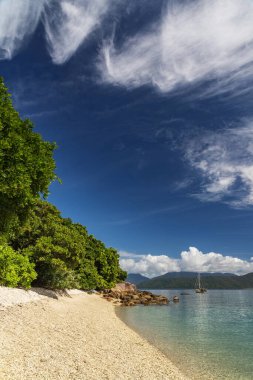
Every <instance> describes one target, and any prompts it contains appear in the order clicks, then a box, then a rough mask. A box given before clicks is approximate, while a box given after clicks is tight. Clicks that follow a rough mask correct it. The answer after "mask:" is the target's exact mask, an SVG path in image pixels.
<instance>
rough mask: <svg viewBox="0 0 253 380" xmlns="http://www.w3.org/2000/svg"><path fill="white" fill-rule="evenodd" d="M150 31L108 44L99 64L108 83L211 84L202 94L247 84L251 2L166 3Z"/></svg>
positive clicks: (251, 59)
mask: <svg viewBox="0 0 253 380" xmlns="http://www.w3.org/2000/svg"><path fill="white" fill-rule="evenodd" d="M168 3H169V5H168V7H167V9H166V11H164V13H163V15H162V17H161V19H160V20H159V22H158V23H157V24H155V25H152V26H151V27H150V30H149V31H145V32H139V33H138V34H137V35H136V36H134V37H131V38H126V39H125V42H124V43H123V44H122V45H121V46H119V47H118V46H115V45H114V42H113V41H109V42H106V43H105V44H104V47H103V49H102V51H101V60H100V61H99V64H98V67H99V70H100V72H101V75H102V78H103V80H104V81H105V82H107V83H112V84H118V85H123V86H126V87H128V88H134V87H138V86H142V85H145V84H149V85H153V86H155V87H156V88H158V89H159V90H160V91H162V92H169V91H172V90H175V89H178V88H182V87H184V86H188V85H193V84H194V85H196V84H201V83H202V82H203V81H209V85H210V82H212V84H211V85H210V87H209V88H208V89H205V93H204V94H205V95H206V96H210V95H215V94H217V93H220V92H224V91H231V90H234V89H238V88H240V87H245V86H246V87H247V88H248V86H249V82H247V83H245V80H247V79H248V80H249V79H251V78H252V74H253V49H252V46H253V3H252V1H250V0H224V1H220V0H214V1H211V2H210V1H209V0H198V1H185V2H181V1H180V2H174V1H169V2H168Z"/></svg>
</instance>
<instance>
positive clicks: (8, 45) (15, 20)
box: [0, 0, 44, 60]
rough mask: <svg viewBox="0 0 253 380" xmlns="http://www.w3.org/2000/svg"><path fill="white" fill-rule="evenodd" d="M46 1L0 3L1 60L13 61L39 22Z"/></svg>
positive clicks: (24, 0) (8, 0) (4, 0)
mask: <svg viewBox="0 0 253 380" xmlns="http://www.w3.org/2000/svg"><path fill="white" fill-rule="evenodd" d="M43 6H44V0H40V1H35V0H1V1H0V60H1V59H11V58H12V57H13V56H14V55H15V54H16V53H17V51H18V49H19V48H20V47H21V46H22V44H23V43H24V41H25V40H26V39H27V38H28V37H29V36H30V35H31V34H32V33H33V32H34V30H35V29H36V26H37V24H38V22H39V19H40V16H41V12H42V9H43Z"/></svg>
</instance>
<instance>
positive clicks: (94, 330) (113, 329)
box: [0, 288, 186, 380]
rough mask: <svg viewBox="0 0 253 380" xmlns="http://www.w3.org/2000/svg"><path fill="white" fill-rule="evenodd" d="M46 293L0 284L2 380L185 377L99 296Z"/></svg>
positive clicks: (173, 379)
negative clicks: (0, 286)
mask: <svg viewBox="0 0 253 380" xmlns="http://www.w3.org/2000/svg"><path fill="white" fill-rule="evenodd" d="M40 292H41V291H40ZM74 293H76V292H74ZM77 293H79V292H77ZM48 295H49V294H47V296H46V295H41V294H38V293H36V291H33V290H32V291H29V292H25V291H23V290H20V289H6V288H0V305H2V309H1V311H0V350H1V351H0V352H1V354H0V379H1V380H10V379H11V380H34V379H39V380H100V379H101V380H103V379H107V380H138V379H145V380H166V379H168V380H169V379H171V380H183V379H186V378H185V377H184V376H183V375H182V374H181V373H180V372H179V370H178V369H177V368H176V367H175V366H174V365H173V364H172V363H171V362H170V361H169V360H168V358H166V357H165V356H164V355H163V354H162V353H161V352H160V351H159V350H158V349H156V348H155V347H153V346H152V345H150V344H149V343H148V342H147V341H146V340H144V339H143V338H141V337H140V336H139V335H138V334H136V333H135V332H134V331H132V330H131V329H130V328H129V327H127V326H126V325H125V324H124V323H123V322H122V321H121V320H120V319H119V318H118V317H117V316H116V314H115V312H114V306H113V305H112V304H110V303H109V302H107V301H105V300H103V299H101V298H100V297H99V296H98V295H88V294H85V293H81V294H75V295H73V292H72V294H69V293H68V294H66V295H67V296H65V297H60V298H59V299H58V300H56V299H55V297H54V294H51V296H48ZM52 297H53V298H52ZM28 300H30V301H32V302H30V303H27V302H28ZM24 302H26V304H24ZM14 304H16V306H13V307H6V306H10V305H14ZM3 305H5V307H3Z"/></svg>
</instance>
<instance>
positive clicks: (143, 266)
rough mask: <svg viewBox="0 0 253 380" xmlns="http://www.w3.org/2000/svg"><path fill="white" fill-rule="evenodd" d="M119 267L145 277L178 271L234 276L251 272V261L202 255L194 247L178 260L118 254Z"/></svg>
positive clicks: (160, 256)
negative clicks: (229, 274)
mask: <svg viewBox="0 0 253 380" xmlns="http://www.w3.org/2000/svg"><path fill="white" fill-rule="evenodd" d="M120 265H121V267H122V268H123V269H125V270H126V271H128V272H129V273H140V274H142V275H143V276H147V277H155V276H159V275H162V274H165V273H167V272H180V271H189V272H224V273H225V272H227V273H236V274H245V273H249V272H252V271H253V260H252V259H251V260H250V261H247V260H242V259H239V258H237V257H232V256H223V255H222V254H220V253H215V252H209V253H203V252H201V251H200V250H199V249H197V248H195V247H189V249H188V251H183V252H181V255H180V258H178V259H174V258H171V257H169V256H166V255H159V256H154V255H150V254H148V255H137V254H132V253H127V252H120Z"/></svg>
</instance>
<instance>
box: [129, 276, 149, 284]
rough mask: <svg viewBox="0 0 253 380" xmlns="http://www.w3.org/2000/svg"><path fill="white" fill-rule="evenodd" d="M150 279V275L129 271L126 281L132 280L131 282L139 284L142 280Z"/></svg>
mask: <svg viewBox="0 0 253 380" xmlns="http://www.w3.org/2000/svg"><path fill="white" fill-rule="evenodd" d="M147 280H149V278H148V277H145V276H142V275H141V274H140V273H128V275H127V278H126V281H127V282H131V284H135V285H137V284H139V283H140V282H142V281H147Z"/></svg>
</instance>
